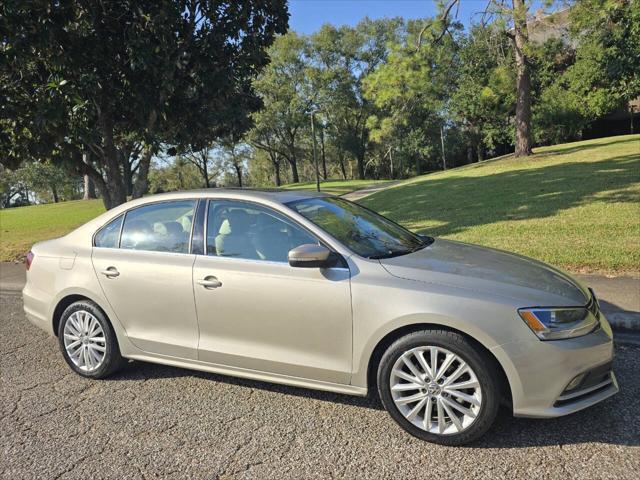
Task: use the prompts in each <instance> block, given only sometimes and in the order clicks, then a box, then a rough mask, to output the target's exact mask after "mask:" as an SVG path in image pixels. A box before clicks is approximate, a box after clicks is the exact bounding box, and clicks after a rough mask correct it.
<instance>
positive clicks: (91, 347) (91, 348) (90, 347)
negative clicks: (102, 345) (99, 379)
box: [87, 345, 102, 364]
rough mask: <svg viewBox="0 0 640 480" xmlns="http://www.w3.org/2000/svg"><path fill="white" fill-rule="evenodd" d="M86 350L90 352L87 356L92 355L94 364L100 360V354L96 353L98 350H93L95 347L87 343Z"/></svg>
mask: <svg viewBox="0 0 640 480" xmlns="http://www.w3.org/2000/svg"><path fill="white" fill-rule="evenodd" d="M87 350H88V351H89V354H90V355H89V356H91V357H92V359H93V360H94V361H95V363H96V364H98V363H100V360H102V356H101V355H100V354H99V353H98V351H97V350H95V348H94V347H93V346H92V345H88V346H87Z"/></svg>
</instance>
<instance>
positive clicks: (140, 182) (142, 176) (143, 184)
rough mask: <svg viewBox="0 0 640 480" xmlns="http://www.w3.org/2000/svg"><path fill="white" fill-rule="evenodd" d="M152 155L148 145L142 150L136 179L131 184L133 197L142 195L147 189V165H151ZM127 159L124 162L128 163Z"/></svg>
mask: <svg viewBox="0 0 640 480" xmlns="http://www.w3.org/2000/svg"><path fill="white" fill-rule="evenodd" d="M152 156H153V150H152V148H151V147H150V146H147V147H146V148H145V149H144V151H143V152H142V157H141V158H140V163H138V174H137V175H136V181H135V183H134V185H133V192H132V197H133V198H140V197H142V196H143V195H144V194H145V193H147V191H148V190H149V167H150V166H151V157H152ZM128 161H129V160H128V159H126V162H127V163H128Z"/></svg>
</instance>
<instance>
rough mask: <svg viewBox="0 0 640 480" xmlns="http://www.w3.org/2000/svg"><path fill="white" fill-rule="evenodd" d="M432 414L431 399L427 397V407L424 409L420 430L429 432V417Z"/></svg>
mask: <svg viewBox="0 0 640 480" xmlns="http://www.w3.org/2000/svg"><path fill="white" fill-rule="evenodd" d="M432 413H433V400H431V397H427V406H426V407H424V419H423V420H422V428H423V429H424V430H427V431H429V430H431V415H432Z"/></svg>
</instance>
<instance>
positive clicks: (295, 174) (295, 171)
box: [287, 156, 300, 183]
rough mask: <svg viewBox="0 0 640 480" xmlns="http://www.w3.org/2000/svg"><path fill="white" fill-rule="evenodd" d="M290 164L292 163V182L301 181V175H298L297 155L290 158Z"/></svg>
mask: <svg viewBox="0 0 640 480" xmlns="http://www.w3.org/2000/svg"><path fill="white" fill-rule="evenodd" d="M287 160H289V165H291V180H292V183H300V177H299V176H298V160H297V159H296V157H295V156H293V157H291V158H288V159H287Z"/></svg>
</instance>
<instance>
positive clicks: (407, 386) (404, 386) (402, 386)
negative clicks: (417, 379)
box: [391, 382, 422, 392]
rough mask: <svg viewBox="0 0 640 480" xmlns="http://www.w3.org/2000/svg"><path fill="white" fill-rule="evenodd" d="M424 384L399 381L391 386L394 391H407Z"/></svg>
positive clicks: (416, 388)
mask: <svg viewBox="0 0 640 480" xmlns="http://www.w3.org/2000/svg"><path fill="white" fill-rule="evenodd" d="M420 388H422V385H420V384H418V383H413V382H412V383H397V384H395V385H394V386H392V387H391V390H393V391H394V392H406V391H407V390H418V389H420Z"/></svg>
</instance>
